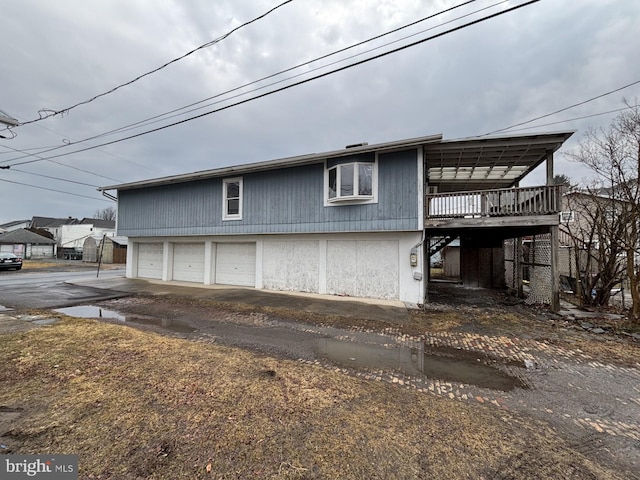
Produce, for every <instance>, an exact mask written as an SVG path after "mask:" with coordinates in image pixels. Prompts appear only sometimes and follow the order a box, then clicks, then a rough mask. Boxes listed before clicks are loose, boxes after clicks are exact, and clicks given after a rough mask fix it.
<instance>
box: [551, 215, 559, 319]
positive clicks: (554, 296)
mask: <svg viewBox="0 0 640 480" xmlns="http://www.w3.org/2000/svg"><path fill="white" fill-rule="evenodd" d="M558 250H559V238H558V226H557V225H554V226H552V227H551V311H552V312H558V311H559V310H560V275H559V271H558V262H559V258H560V256H559V255H558Z"/></svg>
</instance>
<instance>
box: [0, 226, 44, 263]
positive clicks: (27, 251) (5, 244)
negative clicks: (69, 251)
mask: <svg viewBox="0 0 640 480" xmlns="http://www.w3.org/2000/svg"><path fill="white" fill-rule="evenodd" d="M0 252H10V253H15V254H16V255H18V256H20V257H22V258H25V259H27V260H28V259H35V258H55V257H56V241H55V240H52V239H50V238H47V237H43V236H42V235H38V234H37V233H33V232H31V231H29V230H26V229H24V228H19V229H17V230H12V231H10V232H6V233H3V234H0Z"/></svg>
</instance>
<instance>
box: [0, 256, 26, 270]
mask: <svg viewBox="0 0 640 480" xmlns="http://www.w3.org/2000/svg"><path fill="white" fill-rule="evenodd" d="M12 268H13V269H15V270H20V269H21V268H22V259H21V258H20V257H19V256H17V255H15V254H13V253H0V270H11V269H12Z"/></svg>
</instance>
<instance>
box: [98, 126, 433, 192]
mask: <svg viewBox="0 0 640 480" xmlns="http://www.w3.org/2000/svg"><path fill="white" fill-rule="evenodd" d="M440 141H442V134H437V135H428V136H424V137H416V138H410V139H406V140H397V141H394V142H386V143H379V144H375V145H363V146H360V147H351V148H344V149H341V150H334V151H330V152H323V153H311V154H308V155H301V156H297V157H288V158H281V159H276V160H267V161H265V162H257V163H249V164H244V165H235V166H229V167H222V168H216V169H212V170H202V171H199V172H193V173H185V174H180V175H172V176H168V177H161V178H155V179H151V180H141V181H139V182H131V183H123V184H118V185H109V186H106V187H100V188H98V191H103V192H104V191H107V190H131V189H135V188H143V187H150V186H159V185H171V184H174V183H184V182H190V181H194V180H205V179H208V178H216V177H223V176H228V175H239V174H246V173H252V172H260V171H264V170H274V169H277V168H286V167H295V166H302V165H309V164H312V163H317V162H318V161H321V160H324V159H325V158H337V157H345V156H349V155H354V154H358V153H368V152H382V151H389V150H396V149H403V148H410V147H416V146H420V145H424V144H426V143H433V142H440Z"/></svg>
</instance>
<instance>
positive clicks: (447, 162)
mask: <svg viewBox="0 0 640 480" xmlns="http://www.w3.org/2000/svg"><path fill="white" fill-rule="evenodd" d="M573 133H574V132H573V131H567V132H553V133H542V134H527V135H512V136H508V137H504V136H503V137H472V138H463V139H458V140H444V141H442V142H439V143H431V144H428V145H425V146H424V150H425V155H426V164H427V183H428V185H429V186H434V187H437V191H438V193H445V192H457V191H474V190H487V189H496V188H509V187H512V186H514V185H515V184H516V183H518V182H519V181H520V180H522V179H523V178H524V177H525V176H526V175H527V174H528V173H530V172H531V171H532V170H533V169H535V168H536V167H537V166H538V165H540V164H541V163H542V162H544V161H545V160H546V158H547V155H548V154H550V153H553V152H555V151H556V150H558V149H559V148H560V147H561V146H562V144H563V143H564V142H565V141H566V140H567V139H568V138H569V137H570V136H571V135H573Z"/></svg>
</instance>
